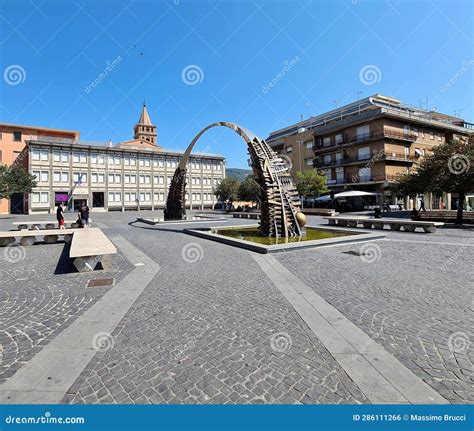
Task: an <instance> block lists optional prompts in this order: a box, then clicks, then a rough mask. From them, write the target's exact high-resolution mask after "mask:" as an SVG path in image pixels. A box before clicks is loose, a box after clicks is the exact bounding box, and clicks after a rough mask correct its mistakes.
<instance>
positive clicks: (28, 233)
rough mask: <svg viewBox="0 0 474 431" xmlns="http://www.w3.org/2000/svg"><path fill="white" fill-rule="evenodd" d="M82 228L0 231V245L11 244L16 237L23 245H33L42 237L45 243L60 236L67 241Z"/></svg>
mask: <svg viewBox="0 0 474 431" xmlns="http://www.w3.org/2000/svg"><path fill="white" fill-rule="evenodd" d="M81 230H82V229H42V230H21V231H8V232H0V247H6V246H8V245H10V244H13V243H15V242H16V240H17V239H18V240H19V242H20V244H21V245H23V246H29V245H33V244H34V243H35V242H38V241H40V240H41V238H42V239H43V241H44V242H45V243H46V244H54V243H55V242H57V241H58V239H59V238H60V237H63V239H64V241H65V242H69V241H71V239H72V236H73V234H74V233H75V232H77V231H81Z"/></svg>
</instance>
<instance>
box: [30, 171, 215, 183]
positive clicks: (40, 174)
mask: <svg viewBox="0 0 474 431" xmlns="http://www.w3.org/2000/svg"><path fill="white" fill-rule="evenodd" d="M32 174H33V175H34V176H35V179H36V181H37V182H38V183H49V171H32ZM105 178H106V174H105V173H95V172H93V173H92V174H91V183H92V184H97V183H102V184H103V183H105ZM151 178H152V177H151V175H138V183H139V184H151ZM172 178H173V177H171V176H169V177H166V183H167V184H168V185H169V184H170V183H171V179H172ZM107 179H108V183H109V184H122V175H121V174H108V176H107ZM72 180H73V182H74V183H75V184H87V172H73V174H72ZM212 180H213V179H212V178H202V185H204V186H211V185H212V183H213V181H212ZM123 181H124V184H137V175H135V174H124V175H123ZM53 182H55V183H69V172H67V171H55V172H53ZM220 182H221V179H220V178H214V185H215V186H217V185H219V184H220ZM153 184H161V185H162V184H165V176H163V175H155V176H153ZM191 184H192V185H201V178H200V177H192V178H191Z"/></svg>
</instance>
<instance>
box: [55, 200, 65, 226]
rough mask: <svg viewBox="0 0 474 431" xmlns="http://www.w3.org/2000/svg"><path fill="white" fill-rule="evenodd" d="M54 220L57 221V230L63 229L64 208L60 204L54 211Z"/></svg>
mask: <svg viewBox="0 0 474 431" xmlns="http://www.w3.org/2000/svg"><path fill="white" fill-rule="evenodd" d="M56 219H57V220H58V225H59V229H64V206H63V203H62V202H60V203H59V205H58V209H57V210H56Z"/></svg>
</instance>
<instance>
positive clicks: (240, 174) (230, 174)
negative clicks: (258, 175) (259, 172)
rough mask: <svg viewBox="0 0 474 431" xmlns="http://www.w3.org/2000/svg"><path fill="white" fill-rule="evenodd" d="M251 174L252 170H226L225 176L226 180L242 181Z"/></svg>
mask: <svg viewBox="0 0 474 431" xmlns="http://www.w3.org/2000/svg"><path fill="white" fill-rule="evenodd" d="M251 173H252V169H239V168H226V170H225V176H226V177H227V178H235V179H237V180H239V181H242V180H244V179H245V177H247V176H248V175H250V174H251Z"/></svg>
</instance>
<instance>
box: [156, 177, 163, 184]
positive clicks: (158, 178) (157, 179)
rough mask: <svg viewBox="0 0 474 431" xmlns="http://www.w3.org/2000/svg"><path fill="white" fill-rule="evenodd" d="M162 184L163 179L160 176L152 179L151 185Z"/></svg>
mask: <svg viewBox="0 0 474 431" xmlns="http://www.w3.org/2000/svg"><path fill="white" fill-rule="evenodd" d="M164 183H165V177H162V176H159V177H157V176H155V177H153V184H164Z"/></svg>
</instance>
